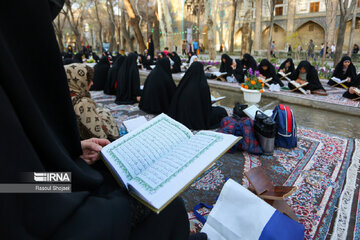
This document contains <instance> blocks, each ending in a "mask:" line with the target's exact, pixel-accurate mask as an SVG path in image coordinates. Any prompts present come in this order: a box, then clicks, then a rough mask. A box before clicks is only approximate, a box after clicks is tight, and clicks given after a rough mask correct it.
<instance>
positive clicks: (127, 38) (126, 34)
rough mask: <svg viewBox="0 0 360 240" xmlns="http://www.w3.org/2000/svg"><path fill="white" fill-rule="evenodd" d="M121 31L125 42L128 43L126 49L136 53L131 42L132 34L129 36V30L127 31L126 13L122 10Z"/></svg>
mask: <svg viewBox="0 0 360 240" xmlns="http://www.w3.org/2000/svg"><path fill="white" fill-rule="evenodd" d="M121 31H122V35H123V38H124V39H125V42H126V48H127V49H128V50H130V51H134V47H133V44H132V42H131V38H130V34H129V32H128V30H127V29H126V19H125V11H124V10H123V9H122V8H121ZM123 47H124V48H125V46H124V45H123Z"/></svg>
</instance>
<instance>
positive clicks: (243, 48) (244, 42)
mask: <svg viewBox="0 0 360 240" xmlns="http://www.w3.org/2000/svg"><path fill="white" fill-rule="evenodd" d="M249 15H250V10H247V11H246V13H245V16H244V23H243V26H242V29H241V55H244V54H245V53H246V50H247V45H248V38H249V36H248V34H249V24H250V23H249V21H248V20H249Z"/></svg>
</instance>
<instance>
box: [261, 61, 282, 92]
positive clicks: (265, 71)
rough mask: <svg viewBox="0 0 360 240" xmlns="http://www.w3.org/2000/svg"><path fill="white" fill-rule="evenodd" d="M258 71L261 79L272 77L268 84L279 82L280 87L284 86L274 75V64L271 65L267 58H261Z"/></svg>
mask: <svg viewBox="0 0 360 240" xmlns="http://www.w3.org/2000/svg"><path fill="white" fill-rule="evenodd" d="M258 71H259V73H260V75H259V77H261V78H263V79H268V78H272V80H271V81H270V82H268V83H269V84H279V85H280V87H283V86H284V84H283V82H282V81H281V80H280V79H279V77H278V76H277V75H276V71H275V67H274V65H272V64H271V63H270V62H269V61H268V60H267V59H263V60H261V62H260V65H259V67H258Z"/></svg>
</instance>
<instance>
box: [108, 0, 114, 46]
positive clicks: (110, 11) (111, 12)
mask: <svg viewBox="0 0 360 240" xmlns="http://www.w3.org/2000/svg"><path fill="white" fill-rule="evenodd" d="M106 10H107V13H108V17H109V23H110V46H109V52H112V51H113V49H114V45H115V44H116V43H115V27H116V21H115V14H114V6H113V2H112V0H106Z"/></svg>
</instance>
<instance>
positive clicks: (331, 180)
mask: <svg viewBox="0 0 360 240" xmlns="http://www.w3.org/2000/svg"><path fill="white" fill-rule="evenodd" d="M91 95H92V97H93V99H94V100H95V102H96V103H97V104H99V105H102V106H103V107H105V108H108V109H109V110H110V111H111V112H112V114H113V116H114V117H115V119H116V121H117V124H118V126H119V127H120V125H121V123H122V122H123V121H125V120H128V119H131V118H135V117H138V116H145V117H146V118H147V119H148V120H149V119H151V118H153V117H154V115H150V114H146V113H145V112H143V111H141V110H139V108H138V105H137V104H134V105H116V104H115V103H114V100H115V97H114V96H108V95H104V94H103V93H102V92H91ZM227 110H229V111H228V112H229V114H231V110H230V109H227ZM357 144H359V143H358V142H357ZM353 152H354V140H352V139H348V138H345V137H340V136H336V135H332V134H329V133H325V132H320V131H316V130H312V129H308V128H303V127H298V146H297V148H295V149H291V150H289V149H276V150H275V151H274V154H273V155H262V156H258V155H252V154H249V153H245V152H236V153H234V154H231V153H226V154H225V155H223V156H222V157H221V158H220V159H219V160H218V161H217V162H216V163H214V164H213V165H212V166H211V167H210V168H209V169H208V170H207V171H206V172H205V173H204V174H202V175H201V176H200V177H199V178H198V179H196V180H195V181H194V182H193V183H192V184H191V186H190V187H189V188H188V189H187V190H186V191H185V192H183V193H182V194H181V196H182V198H183V199H184V202H185V205H186V208H187V210H188V216H189V220H190V230H191V232H199V231H200V230H201V228H202V224H201V222H200V221H198V220H197V219H196V217H195V215H194V213H193V212H192V209H193V207H194V206H195V205H196V204H198V203H199V202H203V203H206V204H210V205H213V204H215V203H216V199H217V196H218V195H219V194H220V191H221V189H222V186H223V185H224V183H225V181H226V180H227V179H228V178H232V179H234V180H235V181H237V182H239V183H240V184H242V185H243V186H245V187H248V184H249V183H248V181H247V179H246V178H245V176H244V172H246V171H248V170H249V169H250V168H253V167H257V166H262V167H263V168H264V170H265V172H266V173H267V174H268V175H269V176H270V178H271V179H272V181H273V182H274V184H275V185H287V186H296V187H297V190H296V192H295V193H294V194H293V195H292V196H290V197H289V198H288V199H287V202H288V204H289V205H290V206H291V208H292V209H293V211H294V212H295V214H296V215H297V216H298V218H299V222H300V223H302V224H303V225H304V226H305V239H325V238H327V237H329V235H328V233H329V231H331V230H332V228H334V229H336V226H335V227H334V226H333V225H336V221H335V224H332V223H333V222H334V218H333V216H336V215H334V214H335V210H336V208H337V204H338V201H339V198H340V194H341V193H342V189H343V186H344V183H345V179H347V180H346V184H348V183H349V182H350V181H351V180H349V179H351V176H353V175H354V174H355V176H356V174H357V170H358V168H359V165H360V164H359V163H358V164H357V165H355V166H353V164H352V169H355V170H353V171H352V172H354V171H355V173H352V174H353V175H350V176H348V177H346V174H347V169H348V167H349V164H350V162H351V158H352V157H353ZM359 155H360V150H358V152H357V154H354V156H359ZM359 161H360V159H358V160H357V162H359ZM353 163H354V160H353ZM359 177H360V176H357V178H356V183H358V182H359V181H360V178H359ZM352 178H353V177H352ZM352 181H353V180H352ZM356 183H355V184H356ZM355 184H354V183H352V185H351V187H352V188H350V190H348V192H351V193H354V192H353V191H352V189H353V188H354V186H355ZM345 188H346V185H345ZM353 198H354V199H353V203H354V204H352V205H355V206H353V207H354V209H355V210H356V211H357V212H356V214H355V213H354V214H353V215H354V217H356V222H355V220H350V225H352V226H353V227H352V229H353V230H354V239H356V237H357V239H359V236H360V198H359V187H358V186H356V192H355V193H354V194H353ZM344 201H345V202H346V199H345V200H344ZM239 208H241V206H239ZM355 210H354V211H355ZM198 212H199V213H200V214H201V215H203V216H205V217H206V216H207V215H208V214H209V212H210V210H209V209H206V208H202V209H200V210H198ZM344 213H345V218H346V217H349V214H347V213H346V211H344ZM337 218H338V216H337ZM340 228H341V226H340ZM355 231H357V232H356V234H357V235H355ZM355 236H356V237H355Z"/></svg>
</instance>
